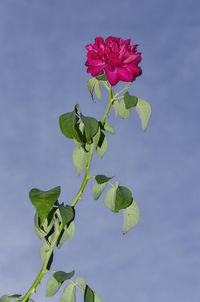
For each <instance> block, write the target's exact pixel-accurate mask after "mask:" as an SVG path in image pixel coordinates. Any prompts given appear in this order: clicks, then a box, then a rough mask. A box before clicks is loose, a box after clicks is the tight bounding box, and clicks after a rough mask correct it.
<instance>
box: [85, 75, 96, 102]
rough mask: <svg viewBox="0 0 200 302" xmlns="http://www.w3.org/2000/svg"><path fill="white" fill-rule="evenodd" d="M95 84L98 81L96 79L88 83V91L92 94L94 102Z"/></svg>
mask: <svg viewBox="0 0 200 302" xmlns="http://www.w3.org/2000/svg"><path fill="white" fill-rule="evenodd" d="M95 83H96V79H95V78H91V79H89V81H88V82H87V85H88V90H89V92H90V94H91V97H92V100H94V97H93V91H94V86H95Z"/></svg>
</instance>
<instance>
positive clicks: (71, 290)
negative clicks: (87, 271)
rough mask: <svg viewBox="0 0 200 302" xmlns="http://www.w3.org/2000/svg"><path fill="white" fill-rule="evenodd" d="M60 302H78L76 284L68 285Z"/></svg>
mask: <svg viewBox="0 0 200 302" xmlns="http://www.w3.org/2000/svg"><path fill="white" fill-rule="evenodd" d="M60 302H76V287H75V286H74V284H68V285H67V286H66V287H65V289H64V291H63V293H62V296H61V299H60Z"/></svg>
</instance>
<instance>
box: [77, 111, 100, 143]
mask: <svg viewBox="0 0 200 302" xmlns="http://www.w3.org/2000/svg"><path fill="white" fill-rule="evenodd" d="M80 116H81V120H82V122H83V124H84V126H85V136H86V140H87V143H90V142H91V139H92V138H93V137H94V136H95V134H96V133H97V131H98V129H99V122H98V121H97V120H96V119H95V118H93V117H89V116H84V115H82V114H81V115H80Z"/></svg>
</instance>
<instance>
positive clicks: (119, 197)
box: [115, 186, 133, 212]
mask: <svg viewBox="0 0 200 302" xmlns="http://www.w3.org/2000/svg"><path fill="white" fill-rule="evenodd" d="M132 202H133V197H132V193H131V191H130V190H129V189H128V188H126V187H123V186H118V188H117V191H116V200H115V211H116V212H118V211H119V210H122V209H125V208H127V207H128V206H130V205H131V203H132Z"/></svg>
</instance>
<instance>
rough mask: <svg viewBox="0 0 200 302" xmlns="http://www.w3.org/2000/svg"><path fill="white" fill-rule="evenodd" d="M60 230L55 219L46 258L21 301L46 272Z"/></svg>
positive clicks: (26, 297) (25, 298)
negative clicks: (53, 231) (52, 235)
mask: <svg viewBox="0 0 200 302" xmlns="http://www.w3.org/2000/svg"><path fill="white" fill-rule="evenodd" d="M61 231H62V228H59V225H58V222H57V221H56V219H55V233H54V237H53V240H52V242H51V245H50V247H49V250H48V251H47V255H46V258H45V260H44V262H43V265H42V268H41V270H40V272H39V274H38V276H37V278H36V279H35V281H34V282H33V284H32V286H31V287H30V289H29V290H28V291H27V293H26V295H25V296H24V297H23V298H22V300H20V301H21V302H26V301H27V300H28V299H29V297H30V296H31V295H32V294H33V293H35V292H36V287H37V286H38V284H39V283H40V281H41V279H42V278H43V276H44V275H45V274H46V273H47V272H48V271H47V265H48V263H49V259H50V257H51V255H52V252H53V250H54V247H55V245H56V242H57V240H58V238H59V235H60V232H61Z"/></svg>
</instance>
